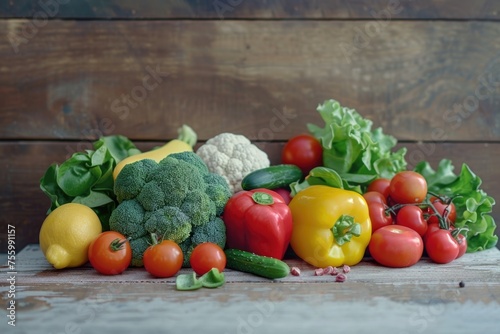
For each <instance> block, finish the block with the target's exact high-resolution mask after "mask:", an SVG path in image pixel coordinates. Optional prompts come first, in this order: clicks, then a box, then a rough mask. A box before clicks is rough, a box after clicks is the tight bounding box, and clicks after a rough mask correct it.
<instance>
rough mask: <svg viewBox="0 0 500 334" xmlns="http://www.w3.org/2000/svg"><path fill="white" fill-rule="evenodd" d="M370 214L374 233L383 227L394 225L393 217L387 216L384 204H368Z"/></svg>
mask: <svg viewBox="0 0 500 334" xmlns="http://www.w3.org/2000/svg"><path fill="white" fill-rule="evenodd" d="M368 212H369V214H370V220H371V222H372V233H373V232H375V231H376V230H378V229H379V228H381V227H383V226H387V225H392V222H393V219H392V215H391V214H386V212H385V205H384V204H383V203H380V202H371V203H368Z"/></svg>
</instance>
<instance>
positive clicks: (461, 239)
mask: <svg viewBox="0 0 500 334" xmlns="http://www.w3.org/2000/svg"><path fill="white" fill-rule="evenodd" d="M457 241H458V255H457V259H458V258H459V257H462V256H463V255H464V254H465V253H466V252H467V239H466V238H465V236H464V235H463V234H459V235H458V236H457Z"/></svg>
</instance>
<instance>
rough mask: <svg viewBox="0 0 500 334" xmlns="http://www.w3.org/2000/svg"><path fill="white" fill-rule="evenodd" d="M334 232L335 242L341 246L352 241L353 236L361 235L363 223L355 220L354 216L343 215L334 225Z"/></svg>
mask: <svg viewBox="0 0 500 334" xmlns="http://www.w3.org/2000/svg"><path fill="white" fill-rule="evenodd" d="M332 233H333V237H334V239H335V242H336V243H337V244H338V245H339V246H342V245H343V244H345V243H346V242H349V241H351V238H352V237H359V236H360V235H361V225H360V224H359V223H356V222H354V217H353V216H349V215H342V216H340V217H339V219H337V221H336V222H335V224H334V225H333V227H332Z"/></svg>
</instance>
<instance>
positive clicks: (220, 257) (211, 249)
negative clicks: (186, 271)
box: [189, 242, 226, 276]
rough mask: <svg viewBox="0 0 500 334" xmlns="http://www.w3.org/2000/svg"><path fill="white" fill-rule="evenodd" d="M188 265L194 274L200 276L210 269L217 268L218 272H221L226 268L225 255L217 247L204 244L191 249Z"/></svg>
mask: <svg viewBox="0 0 500 334" xmlns="http://www.w3.org/2000/svg"><path fill="white" fill-rule="evenodd" d="M189 264H190V265H191V268H192V269H193V270H194V272H195V273H197V274H198V275H200V276H201V275H203V274H205V273H207V272H209V271H210V270H212V268H217V269H218V270H219V272H222V271H223V270H224V268H226V254H225V253H224V251H223V250H222V248H220V246H219V245H217V244H214V243H212V242H204V243H201V244H199V245H198V246H196V247H195V248H194V249H193V251H192V252H191V257H190V258H189Z"/></svg>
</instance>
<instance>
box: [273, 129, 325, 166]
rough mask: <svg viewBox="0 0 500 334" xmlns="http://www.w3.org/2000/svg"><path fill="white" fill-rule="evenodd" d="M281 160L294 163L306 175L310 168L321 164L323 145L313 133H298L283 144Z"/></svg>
mask: <svg viewBox="0 0 500 334" xmlns="http://www.w3.org/2000/svg"><path fill="white" fill-rule="evenodd" d="M281 161H282V162H283V163H284V164H293V165H296V166H297V167H299V168H300V169H301V170H302V173H304V175H307V174H309V171H310V170H311V169H313V168H314V167H318V166H321V165H322V164H323V147H322V146H321V143H320V142H319V140H318V139H316V137H314V136H313V135H310V134H300V135H297V136H294V137H292V138H290V139H289V140H288V142H287V143H286V144H285V146H284V147H283V151H282V153H281Z"/></svg>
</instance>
